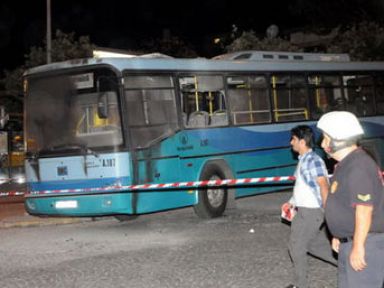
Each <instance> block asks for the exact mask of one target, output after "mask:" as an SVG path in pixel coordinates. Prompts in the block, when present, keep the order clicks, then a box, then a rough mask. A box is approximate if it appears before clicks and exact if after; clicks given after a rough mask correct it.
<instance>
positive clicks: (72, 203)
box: [55, 200, 77, 209]
mask: <svg viewBox="0 0 384 288" xmlns="http://www.w3.org/2000/svg"><path fill="white" fill-rule="evenodd" d="M55 208H57V209H66V208H77V201H76V200H67V201H57V202H55Z"/></svg>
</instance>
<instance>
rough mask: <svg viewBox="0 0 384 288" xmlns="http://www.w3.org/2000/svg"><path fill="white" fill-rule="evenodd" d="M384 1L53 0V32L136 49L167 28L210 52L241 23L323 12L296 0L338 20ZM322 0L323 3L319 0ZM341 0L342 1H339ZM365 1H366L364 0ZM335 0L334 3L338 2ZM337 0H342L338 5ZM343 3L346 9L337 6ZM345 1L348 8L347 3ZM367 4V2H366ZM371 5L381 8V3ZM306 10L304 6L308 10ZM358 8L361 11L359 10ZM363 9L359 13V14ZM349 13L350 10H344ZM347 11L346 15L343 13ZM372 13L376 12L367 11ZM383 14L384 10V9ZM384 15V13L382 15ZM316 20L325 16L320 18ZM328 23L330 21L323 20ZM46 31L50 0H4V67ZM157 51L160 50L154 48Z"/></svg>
mask: <svg viewBox="0 0 384 288" xmlns="http://www.w3.org/2000/svg"><path fill="white" fill-rule="evenodd" d="M370 1H371V2H375V5H376V6H377V5H379V4H377V3H382V2H383V0H364V1H363V0H350V1H339V2H338V0H332V1H331V0H311V1H305V0H290V1H288V0H285V1H280V0H275V1H268V0H267V1H264V2H262V1H258V0H247V1H243V0H238V1H229V0H205V1H204V0H194V1H180V0H179V1H166V0H163V1H161V0H157V1H156V0H139V1H132V0H107V1H100V0H92V1H91V0H51V5H52V32H53V33H54V31H55V30H56V29H60V30H61V31H63V32H65V33H69V32H75V33H76V35H77V36H81V35H89V36H90V39H91V42H92V43H94V44H96V45H97V46H101V47H110V48H117V49H127V50H135V48H137V45H138V43H140V41H142V40H143V39H148V38H160V37H161V35H162V33H163V31H164V29H169V31H170V33H171V35H174V36H177V37H179V38H181V39H182V40H183V41H184V42H185V43H190V44H191V45H192V47H193V48H194V50H195V51H196V52H197V53H198V54H199V55H200V56H205V57H210V56H213V55H208V54H209V51H207V50H206V49H205V45H204V43H207V42H210V41H212V40H213V38H215V37H218V36H220V35H222V34H223V33H229V32H230V31H231V25H232V24H236V26H237V27H238V28H239V30H240V31H243V30H250V29H252V30H254V31H255V32H257V33H260V34H264V32H265V30H266V28H267V27H268V26H270V25H271V24H276V25H278V26H279V28H280V30H281V31H284V30H285V31H287V30H289V29H297V28H299V27H303V26H306V25H309V24H313V23H310V21H311V20H310V19H311V17H309V15H308V14H313V17H314V19H319V18H316V17H315V16H321V15H320V14H321V13H319V12H317V11H316V10H315V9H312V12H311V8H310V9H309V10H308V7H304V8H303V9H305V8H306V9H307V11H309V12H308V13H306V15H303V13H300V12H301V11H299V10H300V9H299V10H298V9H294V10H292V3H293V2H294V3H296V4H297V3H300V2H302V4H301V5H304V6H305V5H307V6H308V2H313V5H315V6H314V7H317V6H319V5H318V4H319V3H321V5H322V6H324V5H328V6H326V7H325V8H326V9H323V10H325V11H324V15H325V16H323V17H326V18H327V22H329V23H332V21H333V22H334V23H338V21H341V19H344V18H345V17H348V15H349V17H350V18H352V19H356V15H362V14H364V13H366V12H365V10H364V11H363V13H361V11H359V9H358V8H356V7H351V6H349V4H348V3H354V4H356V3H357V4H356V5H360V4H361V3H368V2H370ZM317 2H318V3H317ZM335 3H336V4H335ZM359 3H360V4H359ZM316 5H317V6H316ZM332 5H333V6H332ZM335 5H336V6H335ZM340 5H344V6H343V8H342V9H343V12H344V13H343V14H342V13H339V12H338V11H337V9H339V8H340V7H341V6H340ZM345 5H348V6H346V7H347V8H345ZM361 5H363V4H361ZM364 5H366V4H364ZM376 6H375V7H374V8H372V9H371V10H374V11H378V9H377V7H376ZM383 6H384V5H383ZM303 11H304V10H303ZM354 13H356V15H355V14H354ZM357 13H359V14H357ZM343 15H344V16H343ZM342 16H343V17H342ZM365 17H368V18H369V17H370V15H365ZM381 17H382V15H381ZM382 18H383V17H382ZM316 21H321V18H320V20H316ZM322 24H324V21H323V22H322ZM45 35H46V0H30V1H23V0H2V1H1V3H0V52H1V54H0V55H1V58H0V71H2V70H3V69H12V68H15V67H16V66H18V65H20V64H22V63H23V62H24V54H26V53H27V52H28V51H29V49H30V47H31V46H41V45H42V41H43V39H44V38H45ZM154 52H155V51H154Z"/></svg>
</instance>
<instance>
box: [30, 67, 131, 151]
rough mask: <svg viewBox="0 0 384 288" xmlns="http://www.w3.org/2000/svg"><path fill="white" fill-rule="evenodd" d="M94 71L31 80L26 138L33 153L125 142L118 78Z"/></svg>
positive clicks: (116, 144) (114, 144)
mask: <svg viewBox="0 0 384 288" xmlns="http://www.w3.org/2000/svg"><path fill="white" fill-rule="evenodd" d="M95 76H96V75H94V73H86V74H84V73H83V74H80V75H70V76H68V75H66V76H63V75H55V76H52V77H40V78H31V79H28V82H27V83H28V87H27V103H26V105H25V106H26V118H27V121H26V123H27V124H26V137H27V138H26V139H27V151H28V152H30V153H41V152H43V151H45V152H53V153H56V152H59V151H63V152H64V151H69V150H73V149H76V150H78V149H80V148H89V149H91V148H97V147H108V146H109V147H110V146H118V145H120V144H122V143H123V138H122V133H121V121H120V114H119V108H118V96H117V93H118V92H117V91H118V89H117V86H116V84H115V83H116V82H117V81H116V79H114V78H113V77H105V76H98V77H95Z"/></svg>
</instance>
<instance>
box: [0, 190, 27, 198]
mask: <svg viewBox="0 0 384 288" xmlns="http://www.w3.org/2000/svg"><path fill="white" fill-rule="evenodd" d="M24 194H25V192H21V191H8V192H0V197H9V196H11V197H12V196H22V195H24Z"/></svg>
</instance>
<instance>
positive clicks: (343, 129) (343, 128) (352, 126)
mask: <svg viewBox="0 0 384 288" xmlns="http://www.w3.org/2000/svg"><path fill="white" fill-rule="evenodd" d="M317 128H319V129H320V130H322V131H323V132H324V133H326V134H328V135H329V136H330V137H331V138H332V139H333V140H336V141H338V140H339V141H342V140H349V139H352V138H357V137H359V136H362V135H363V134H364V130H363V127H361V125H360V123H359V120H357V118H356V116H355V115H354V114H352V113H351V112H347V111H333V112H329V113H326V114H324V115H323V116H321V118H320V119H319V121H318V122H317Z"/></svg>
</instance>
